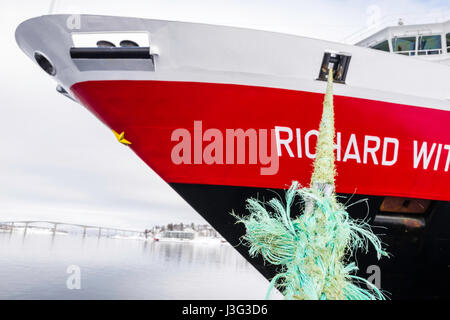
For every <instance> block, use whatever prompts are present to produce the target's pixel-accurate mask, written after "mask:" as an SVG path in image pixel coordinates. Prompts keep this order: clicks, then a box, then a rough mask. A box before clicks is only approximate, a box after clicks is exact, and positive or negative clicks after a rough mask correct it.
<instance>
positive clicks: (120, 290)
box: [0, 232, 268, 299]
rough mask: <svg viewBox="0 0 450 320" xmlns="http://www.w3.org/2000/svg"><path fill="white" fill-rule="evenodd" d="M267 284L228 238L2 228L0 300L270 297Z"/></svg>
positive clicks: (0, 243) (0, 242)
mask: <svg viewBox="0 0 450 320" xmlns="http://www.w3.org/2000/svg"><path fill="white" fill-rule="evenodd" d="M69 265H77V266H79V267H80V271H81V289H79V290H69V289H67V286H66V281H67V278H68V277H69V276H70V275H69V274H68V273H66V271H67V267H68V266H69ZM267 287H268V282H267V280H266V279H265V278H263V277H262V276H261V275H260V274H259V273H258V272H257V271H256V270H255V269H254V268H253V267H252V266H251V265H250V264H249V263H248V262H246V261H245V260H244V259H243V258H242V257H241V256H240V255H239V254H238V253H237V252H236V251H235V250H234V249H233V248H232V247H231V246H230V245H228V244H202V243H200V244H199V243H196V244H189V243H169V242H148V243H146V242H144V241H139V240H124V239H111V238H106V237H102V238H100V239H98V238H97V237H94V236H88V237H86V238H85V239H83V238H82V236H81V235H56V236H55V237H52V235H48V234H27V235H26V236H25V237H24V236H23V234H21V233H15V232H13V233H11V234H9V233H0V299H94V298H96V299H264V296H265V293H266V290H267Z"/></svg>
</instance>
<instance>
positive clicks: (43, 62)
mask: <svg viewBox="0 0 450 320" xmlns="http://www.w3.org/2000/svg"><path fill="white" fill-rule="evenodd" d="M34 59H35V60H36V62H37V64H38V65H39V66H40V67H41V68H42V70H44V71H45V72H47V73H48V74H49V75H51V76H54V75H55V74H56V69H55V66H54V65H53V64H52V63H51V62H50V60H48V59H47V57H45V56H44V55H43V54H42V53H39V52H35V53H34Z"/></svg>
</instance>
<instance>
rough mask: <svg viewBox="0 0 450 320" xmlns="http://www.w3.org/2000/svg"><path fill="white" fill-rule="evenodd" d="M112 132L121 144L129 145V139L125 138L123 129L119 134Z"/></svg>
mask: <svg viewBox="0 0 450 320" xmlns="http://www.w3.org/2000/svg"><path fill="white" fill-rule="evenodd" d="M112 132H113V133H114V135H115V136H116V139H117V141H119V142H120V143H121V144H124V145H129V144H131V142H130V141H128V140H127V139H125V131H122V133H121V134H118V133H117V132H116V131H114V130H112Z"/></svg>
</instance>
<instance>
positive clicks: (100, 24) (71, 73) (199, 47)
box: [16, 15, 450, 110]
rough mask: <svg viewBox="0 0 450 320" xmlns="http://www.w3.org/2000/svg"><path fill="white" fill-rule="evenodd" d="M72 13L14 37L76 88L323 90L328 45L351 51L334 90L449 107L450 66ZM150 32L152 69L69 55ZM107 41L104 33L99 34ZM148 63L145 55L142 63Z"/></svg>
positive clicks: (226, 30) (235, 32) (268, 35)
mask: <svg viewBox="0 0 450 320" xmlns="http://www.w3.org/2000/svg"><path fill="white" fill-rule="evenodd" d="M69 19H71V16H68V15H50V16H42V17H37V18H33V19H30V20H27V21H25V22H24V23H22V24H21V25H20V26H19V27H18V28H17V31H16V39H17V42H18V44H19V46H20V47H21V48H22V50H23V51H24V52H25V53H26V54H27V55H28V56H29V57H30V58H31V59H32V60H34V53H35V52H36V51H38V52H41V53H43V54H45V56H46V57H48V59H49V60H50V61H51V62H52V63H53V64H54V66H55V68H56V71H57V72H56V75H55V76H54V79H55V81H56V82H57V83H58V84H60V85H62V86H63V87H64V88H65V89H66V90H67V91H69V92H70V87H71V86H72V85H73V84H75V83H78V82H82V81H90V80H165V81H191V82H210V83H230V84H241V85H252V86H263V87H274V88H284V89H292V90H302V91H310V92H320V93H322V92H323V90H324V87H325V83H324V82H323V81H317V80H316V78H317V76H318V74H319V69H320V66H321V61H322V57H323V54H324V52H325V51H326V50H333V51H336V52H346V53H349V54H351V55H352V59H351V63H350V67H349V71H348V75H347V80H346V84H337V85H336V86H335V94H337V95H343V96H351V97H359V98H367V99H373V100H379V101H387V102H394V103H401V104H408V105H415V106H422V107H430V108H438V109H445V110H450V67H449V66H445V65H441V64H436V63H430V62H426V61H421V60H418V59H411V58H410V57H405V56H402V55H393V54H388V53H385V52H382V51H378V50H373V49H367V48H362V47H358V46H351V45H345V44H341V43H334V42H327V41H323V40H316V39H310V38H305V37H298V36H293V35H286V34H280V33H274V32H265V31H257V30H249V29H242V28H233V27H222V26H213V25H206V24H196V23H184V22H173V21H161V20H148V19H138V18H123V17H109V16H90V15H81V17H80V28H79V29H75V30H72V29H70V28H68V24H67V21H68V20H69ZM142 32H144V33H146V34H147V35H148V39H149V43H150V47H151V50H152V52H153V53H158V55H157V56H155V66H156V68H155V69H154V70H153V69H152V68H148V69H146V68H141V67H140V66H139V67H137V68H134V70H133V65H131V64H133V63H134V62H133V61H129V62H126V63H128V64H130V65H128V66H127V68H123V69H121V68H120V67H118V66H117V64H115V65H114V63H112V62H111V61H98V64H96V65H95V68H94V69H92V70H88V71H82V70H80V69H79V68H78V67H77V65H76V64H75V63H74V61H73V60H72V59H71V58H70V55H69V50H70V48H71V47H72V46H74V43H73V37H72V35H73V34H74V33H75V34H77V35H78V36H79V35H80V34H91V33H97V34H100V35H99V37H100V36H103V37H107V36H109V35H111V34H113V35H114V34H115V35H117V33H142ZM98 40H102V39H98ZM140 63H142V61H141V62H140Z"/></svg>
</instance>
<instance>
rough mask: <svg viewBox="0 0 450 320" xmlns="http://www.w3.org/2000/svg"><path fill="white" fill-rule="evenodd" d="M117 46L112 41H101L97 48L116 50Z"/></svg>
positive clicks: (98, 42)
mask: <svg viewBox="0 0 450 320" xmlns="http://www.w3.org/2000/svg"><path fill="white" fill-rule="evenodd" d="M115 46H116V45H115V44H114V43H112V42H110V41H106V40H100V41H97V47H99V48H114V47H115Z"/></svg>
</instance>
